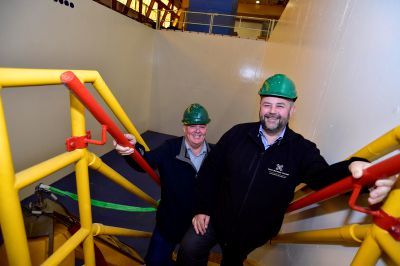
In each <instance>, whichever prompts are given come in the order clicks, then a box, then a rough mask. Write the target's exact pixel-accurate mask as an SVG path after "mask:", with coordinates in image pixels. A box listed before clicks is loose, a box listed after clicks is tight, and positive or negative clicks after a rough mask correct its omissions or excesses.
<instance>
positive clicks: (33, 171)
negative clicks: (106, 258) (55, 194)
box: [0, 68, 158, 265]
mask: <svg viewBox="0 0 400 266" xmlns="http://www.w3.org/2000/svg"><path fill="white" fill-rule="evenodd" d="M63 82H64V83H65V84H66V85H67V86H68V87H69V88H70V89H71V90H72V92H73V93H72V92H71V93H70V113H71V128H72V137H71V138H69V139H68V140H67V143H66V144H67V150H68V151H69V152H66V153H63V154H60V155H57V156H55V157H53V158H51V159H49V160H47V161H44V162H41V163H38V164H36V165H34V166H32V167H29V168H27V169H25V170H22V171H20V172H18V173H15V172H14V165H13V159H12V155H11V148H10V143H9V138H8V133H7V125H6V120H5V115H4V110H3V102H2V98H1V97H0V147H1V153H2V154H1V160H0V180H1V186H0V224H1V230H2V233H3V239H4V244H5V248H6V252H7V257H8V262H9V264H10V265H31V264H32V263H31V259H30V255H29V248H28V241H27V237H26V232H25V227H24V222H23V216H22V211H21V206H20V200H19V196H18V191H19V190H20V189H22V188H24V187H26V186H29V185H31V184H33V183H34V182H36V181H39V180H41V179H42V178H44V177H46V176H48V175H50V174H52V173H54V172H56V171H58V170H60V169H62V168H64V167H66V166H68V165H70V164H75V173H76V180H77V181H76V182H77V195H78V206H79V217H80V222H81V228H80V229H79V230H78V231H77V232H76V233H75V234H73V235H72V237H71V238H69V239H68V240H67V241H66V242H65V243H64V244H63V245H62V246H61V247H60V248H59V249H57V250H56V251H55V252H54V253H53V254H52V255H51V256H50V257H49V258H48V259H47V260H46V261H45V262H44V263H43V265H59V264H60V263H61V262H62V261H63V260H64V258H66V257H67V256H68V254H70V253H71V252H73V251H74V249H75V248H76V247H78V245H80V244H83V253H84V261H85V265H95V253H94V240H93V236H94V235H97V234H110V233H112V234H114V235H124V236H131V237H150V236H151V233H150V232H143V231H137V230H132V229H126V228H114V227H111V226H107V225H100V224H93V223H92V212H91V204H90V200H91V199H90V190H89V174H88V167H90V168H92V169H94V170H97V171H99V172H100V173H101V174H103V175H104V176H106V177H107V178H109V179H110V180H111V181H113V182H115V183H116V184H118V185H120V186H121V187H123V188H124V189H126V190H127V191H129V192H130V193H132V194H135V195H137V196H138V197H139V198H141V199H143V200H145V201H146V202H148V203H149V204H151V205H153V206H155V207H157V202H156V200H154V199H153V198H152V197H150V196H149V195H148V194H146V193H145V192H143V191H142V190H140V189H139V188H138V187H136V186H135V185H134V184H132V183H131V182H130V181H128V180H127V179H126V178H124V177H123V176H121V175H120V174H118V173H117V172H116V171H114V170H113V169H112V168H110V167H109V166H107V165H106V164H105V163H103V162H102V160H101V159H100V158H99V157H97V156H96V155H95V154H93V153H91V152H90V151H89V150H88V149H87V145H88V143H92V144H102V143H104V142H105V140H104V137H105V131H106V130H107V131H108V132H109V133H110V134H111V135H112V136H113V137H114V138H115V139H116V140H117V142H119V143H120V144H122V145H125V146H132V145H131V144H130V143H129V141H128V140H127V139H126V138H125V137H124V136H123V134H122V132H120V131H119V129H118V128H117V127H116V126H115V124H114V123H113V122H112V120H111V119H110V118H109V117H108V116H107V115H106V114H105V112H104V111H103V110H102V109H101V107H100V106H99V105H98V104H97V103H96V102H95V101H94V99H93V97H92V96H91V95H90V93H89V92H88V91H87V90H86V89H85V87H84V86H83V84H82V83H84V82H87V83H92V84H93V86H94V88H95V89H96V90H97V92H98V93H99V94H100V96H101V97H102V98H103V100H104V101H105V102H106V104H107V105H108V107H109V108H110V109H111V111H112V112H113V113H114V114H115V116H116V117H117V118H118V120H119V121H120V122H121V124H122V125H123V126H124V127H125V129H126V130H127V131H128V132H129V133H131V134H133V135H134V136H135V137H136V139H137V140H138V142H140V143H141V144H142V145H143V146H144V147H145V149H146V150H148V149H149V148H148V146H147V145H146V143H145V142H144V141H143V139H142V137H141V136H140V134H139V133H138V132H137V130H136V128H135V127H134V126H133V124H132V123H131V121H130V119H129V118H128V116H127V115H126V113H125V112H124V111H123V109H122V107H121V106H120V104H119V103H118V101H117V100H116V99H115V97H114V96H113V94H112V93H111V91H110V90H109V88H108V87H107V85H106V84H105V82H104V80H103V79H102V78H101V76H100V74H99V73H98V72H97V71H89V70H76V71H73V73H72V72H69V71H67V70H49V69H16V68H0V90H2V89H5V88H10V87H21V86H40V85H54V84H63ZM82 103H84V104H87V107H88V109H89V110H90V111H91V112H92V114H93V115H94V116H95V118H96V119H98V120H99V121H100V123H101V124H102V125H103V134H102V135H103V141H95V140H92V139H91V137H90V133H88V132H86V130H85V116H84V112H85V107H84V105H83V104H82ZM135 154H136V155H134V156H133V159H135V160H136V161H137V162H138V163H139V164H140V165H142V167H143V168H144V169H145V170H147V172H148V173H149V174H150V175H151V177H152V178H153V179H154V180H155V181H156V182H158V176H157V175H156V174H155V173H154V171H153V170H152V169H151V168H150V167H149V166H148V165H147V163H146V162H145V161H144V160H143V159H142V158H141V156H140V155H139V153H137V152H135Z"/></svg>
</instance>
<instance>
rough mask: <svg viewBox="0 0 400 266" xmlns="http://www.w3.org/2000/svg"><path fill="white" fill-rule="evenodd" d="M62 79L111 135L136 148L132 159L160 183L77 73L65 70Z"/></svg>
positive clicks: (119, 141) (122, 143)
mask: <svg viewBox="0 0 400 266" xmlns="http://www.w3.org/2000/svg"><path fill="white" fill-rule="evenodd" d="M61 81H62V82H63V83H64V84H65V85H67V87H68V88H69V89H70V90H71V91H72V92H73V93H74V94H75V95H76V96H77V97H78V99H79V100H80V101H81V102H82V103H83V104H84V105H85V106H86V108H87V109H88V110H89V111H90V112H91V113H92V115H93V116H94V117H95V118H96V119H97V121H99V123H100V124H102V125H106V126H107V131H108V133H110V135H111V136H112V137H113V138H114V139H115V140H116V141H117V143H118V144H119V145H121V146H124V147H130V148H133V149H134V152H133V153H132V154H131V155H130V156H131V157H132V159H134V160H135V161H136V162H137V163H138V164H139V165H140V166H141V167H142V169H143V170H145V171H146V172H147V173H148V174H149V175H150V176H151V178H152V179H153V180H154V181H155V182H156V183H157V184H160V178H159V177H158V175H157V174H156V173H155V172H154V170H153V169H152V168H151V167H150V166H149V164H148V163H147V162H146V161H145V160H144V159H143V157H142V156H141V155H140V153H139V152H137V150H136V149H135V147H134V146H133V145H132V144H131V143H130V142H129V141H128V139H127V138H126V137H125V136H124V134H123V133H122V132H121V131H120V130H119V128H118V127H117V125H116V124H115V123H114V122H113V121H112V119H111V118H110V117H109V116H108V115H107V113H106V112H105V111H104V110H103V108H102V107H101V106H100V105H99V104H98V103H97V102H96V100H95V99H94V97H93V96H92V95H91V94H90V92H89V91H88V90H87V89H86V87H85V86H84V85H83V84H82V82H80V80H79V79H78V78H77V77H76V76H75V74H74V73H73V72H72V71H67V72H64V73H63V74H62V75H61Z"/></svg>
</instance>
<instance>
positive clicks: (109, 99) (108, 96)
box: [93, 75, 149, 151]
mask: <svg viewBox="0 0 400 266" xmlns="http://www.w3.org/2000/svg"><path fill="white" fill-rule="evenodd" d="M93 86H94V87H95V88H96V90H97V92H98V93H99V94H100V96H101V97H102V98H103V100H104V101H105V102H106V103H107V105H108V106H109V107H110V109H111V111H112V112H113V113H114V114H115V116H116V117H118V119H119V121H121V123H122V125H123V126H124V127H125V129H126V130H128V132H129V133H131V134H132V135H134V136H135V138H136V140H137V141H138V142H139V143H140V144H142V145H143V147H144V148H145V149H146V151H148V150H149V147H148V146H147V144H146V142H144V140H143V138H142V136H140V134H139V132H138V131H137V130H136V128H135V126H134V125H133V124H132V122H131V120H130V119H129V117H128V115H127V114H126V113H125V111H124V109H122V107H121V105H120V104H119V103H118V101H117V99H115V97H114V95H113V94H112V93H111V91H110V89H109V88H108V87H107V85H106V83H105V82H104V80H103V79H102V77H101V76H100V75H99V76H98V77H97V79H96V80H95V81H94V82H93Z"/></svg>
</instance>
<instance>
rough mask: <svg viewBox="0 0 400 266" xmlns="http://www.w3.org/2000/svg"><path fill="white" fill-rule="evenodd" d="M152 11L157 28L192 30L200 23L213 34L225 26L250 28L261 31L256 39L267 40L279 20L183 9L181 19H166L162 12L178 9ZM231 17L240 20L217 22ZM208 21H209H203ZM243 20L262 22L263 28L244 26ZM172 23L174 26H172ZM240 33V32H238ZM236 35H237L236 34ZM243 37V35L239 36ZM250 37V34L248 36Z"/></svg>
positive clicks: (238, 28) (234, 29)
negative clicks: (228, 22)
mask: <svg viewBox="0 0 400 266" xmlns="http://www.w3.org/2000/svg"><path fill="white" fill-rule="evenodd" d="M152 12H156V19H155V23H156V29H178V30H181V31H192V30H191V29H190V25H198V26H207V27H208V30H205V31H204V32H205V33H209V34H212V33H213V31H214V29H215V28H225V29H229V28H230V29H232V31H235V32H240V30H250V31H253V32H254V33H259V35H256V34H254V37H255V38H254V39H256V38H257V39H259V38H260V37H261V38H265V39H266V40H267V39H268V38H269V37H270V35H271V33H272V31H273V29H274V28H275V26H276V24H277V22H278V20H276V19H267V18H259V17H250V16H237V15H230V14H220V13H205V12H197V11H181V12H180V19H179V20H177V19H164V20H161V19H160V18H161V17H165V15H164V16H161V14H165V12H167V14H168V13H172V12H173V13H176V10H160V9H154V10H152ZM190 15H201V16H203V17H202V18H201V19H198V18H197V19H193V18H190ZM224 17H225V18H229V19H232V21H234V22H235V21H238V23H233V24H232V25H228V24H221V23H218V22H217V23H216V20H217V19H216V18H224ZM202 20H204V21H207V22H203V21H202ZM243 21H248V22H252V23H256V24H261V28H257V27H249V26H243V25H244V23H243ZM263 24H265V25H266V26H267V28H266V29H263V28H262V27H263ZM171 25H172V26H171ZM238 35H240V34H238ZM234 36H236V35H234ZM238 37H242V36H238ZM246 37H247V38H249V37H248V36H246ZM250 38H251V37H250Z"/></svg>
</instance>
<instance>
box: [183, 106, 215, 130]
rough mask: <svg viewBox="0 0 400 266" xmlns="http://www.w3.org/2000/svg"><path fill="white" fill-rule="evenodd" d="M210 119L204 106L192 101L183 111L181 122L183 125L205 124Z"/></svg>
mask: <svg viewBox="0 0 400 266" xmlns="http://www.w3.org/2000/svg"><path fill="white" fill-rule="evenodd" d="M210 121H211V119H210V118H209V117H208V113H207V110H206V108H204V107H203V106H201V105H200V104H198V103H192V104H191V105H189V107H188V108H186V110H185V112H184V113H183V118H182V123H183V124H184V125H205V124H208V123H210Z"/></svg>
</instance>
